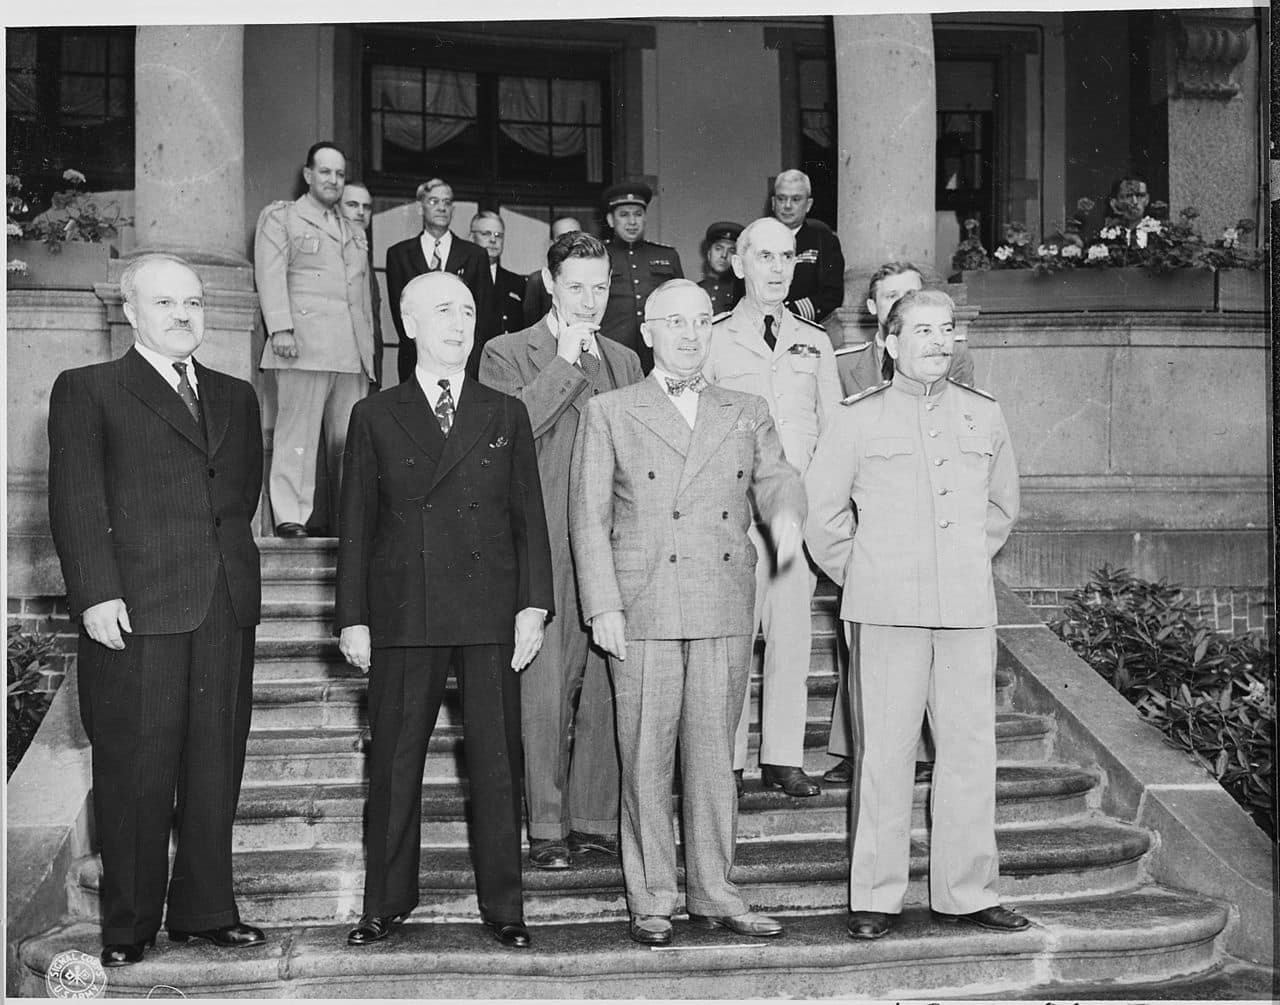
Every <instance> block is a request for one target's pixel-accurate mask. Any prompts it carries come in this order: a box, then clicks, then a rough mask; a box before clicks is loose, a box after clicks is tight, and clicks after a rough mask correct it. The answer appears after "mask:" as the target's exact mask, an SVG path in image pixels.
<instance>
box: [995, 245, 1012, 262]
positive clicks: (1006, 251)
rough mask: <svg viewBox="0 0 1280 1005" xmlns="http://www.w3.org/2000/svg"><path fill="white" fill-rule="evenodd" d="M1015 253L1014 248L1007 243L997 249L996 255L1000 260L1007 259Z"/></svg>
mask: <svg viewBox="0 0 1280 1005" xmlns="http://www.w3.org/2000/svg"><path fill="white" fill-rule="evenodd" d="M1012 255H1013V249H1012V248H1011V247H1009V245H1007V244H1002V245H1000V247H998V248H996V250H995V257H996V258H998V259H999V260H1000V261H1002V262H1003V261H1006V260H1007V259H1008V258H1010V257H1011V256H1012Z"/></svg>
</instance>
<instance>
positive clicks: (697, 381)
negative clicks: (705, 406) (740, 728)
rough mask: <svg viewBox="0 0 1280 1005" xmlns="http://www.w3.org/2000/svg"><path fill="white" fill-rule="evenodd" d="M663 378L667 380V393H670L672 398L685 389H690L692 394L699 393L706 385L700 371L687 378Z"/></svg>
mask: <svg viewBox="0 0 1280 1005" xmlns="http://www.w3.org/2000/svg"><path fill="white" fill-rule="evenodd" d="M663 380H665V381H666V382H667V394H669V395H671V396H672V397H673V398H674V397H675V396H676V395H677V394H680V393H681V392H682V391H684V390H686V389H688V390H690V391H692V392H693V393H694V394H701V393H702V391H703V389H704V388H705V387H706V386H707V380H706V378H705V377H703V376H702V374H700V373H695V374H694V375H693V376H692V377H690V378H688V379H687V380H672V379H671V378H670V377H664V378H663Z"/></svg>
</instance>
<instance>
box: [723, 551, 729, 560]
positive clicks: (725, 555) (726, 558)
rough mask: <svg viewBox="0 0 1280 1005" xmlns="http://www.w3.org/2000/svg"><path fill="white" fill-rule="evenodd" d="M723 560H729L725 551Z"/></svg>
mask: <svg viewBox="0 0 1280 1005" xmlns="http://www.w3.org/2000/svg"><path fill="white" fill-rule="evenodd" d="M724 560H725V561H726V562H727V561H729V553H728V552H727V551H726V552H725V553H724Z"/></svg>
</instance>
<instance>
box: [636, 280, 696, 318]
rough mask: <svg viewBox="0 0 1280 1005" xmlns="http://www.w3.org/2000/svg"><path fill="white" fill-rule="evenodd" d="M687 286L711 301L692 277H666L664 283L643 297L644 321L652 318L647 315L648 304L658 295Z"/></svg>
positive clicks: (686, 287)
mask: <svg viewBox="0 0 1280 1005" xmlns="http://www.w3.org/2000/svg"><path fill="white" fill-rule="evenodd" d="M689 287H692V288H693V289H695V290H697V291H698V292H699V293H701V294H702V295H703V296H704V297H707V303H708V304H710V303H711V297H709V296H707V291H706V290H704V289H703V288H702V287H701V286H699V285H698V284H697V283H695V282H694V281H693V280H692V279H668V280H667V281H666V282H665V283H663V284H662V285H661V286H659V287H658V288H657V289H656V290H654V291H653V292H652V293H650V294H649V296H648V297H647V298H646V299H645V302H644V319H645V320H646V321H652V320H654V319H653V318H651V317H649V305H650V304H651V303H653V302H654V301H655V300H657V299H658V298H659V297H662V296H665V295H666V294H668V293H670V292H672V291H673V290H684V289H688V288H689Z"/></svg>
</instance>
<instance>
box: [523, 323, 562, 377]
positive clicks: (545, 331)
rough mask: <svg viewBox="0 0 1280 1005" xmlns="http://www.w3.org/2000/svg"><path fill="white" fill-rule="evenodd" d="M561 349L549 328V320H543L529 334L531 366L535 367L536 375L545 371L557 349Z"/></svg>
mask: <svg viewBox="0 0 1280 1005" xmlns="http://www.w3.org/2000/svg"><path fill="white" fill-rule="evenodd" d="M557 348H559V346H558V344H557V342H556V337H555V336H554V335H552V334H551V329H550V328H548V327H547V319H546V318H543V319H542V320H541V321H539V322H538V323H537V324H536V325H534V326H533V330H532V331H531V332H530V333H529V365H530V366H531V367H533V372H534V374H535V375H536V374H539V373H541V372H542V371H543V370H545V369H546V368H547V367H548V366H549V365H550V363H551V360H552V359H553V358H554V357H555V354H556V349H557Z"/></svg>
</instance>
